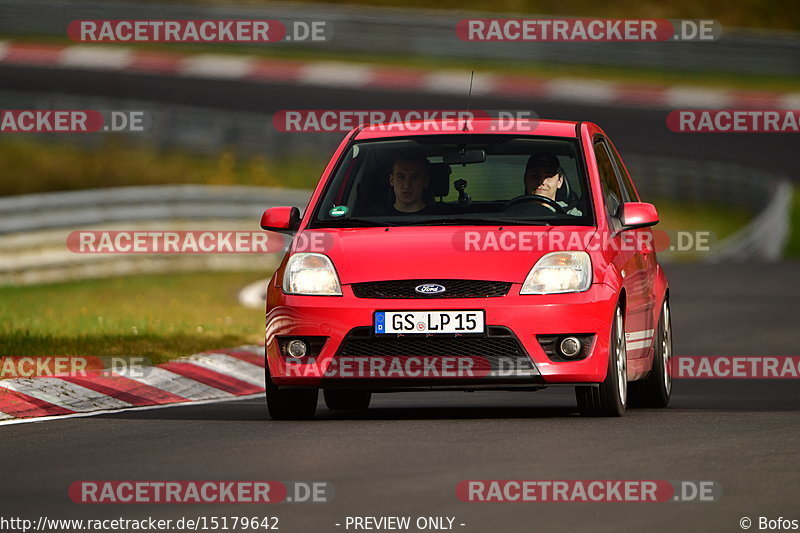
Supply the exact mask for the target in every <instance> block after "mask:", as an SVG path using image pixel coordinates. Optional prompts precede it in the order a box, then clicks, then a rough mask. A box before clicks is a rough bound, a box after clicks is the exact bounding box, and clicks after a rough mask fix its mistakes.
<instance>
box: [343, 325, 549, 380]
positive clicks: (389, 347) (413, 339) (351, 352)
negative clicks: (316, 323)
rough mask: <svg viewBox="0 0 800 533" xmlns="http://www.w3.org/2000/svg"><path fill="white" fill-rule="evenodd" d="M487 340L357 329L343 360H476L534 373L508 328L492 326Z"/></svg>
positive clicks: (349, 338)
mask: <svg viewBox="0 0 800 533" xmlns="http://www.w3.org/2000/svg"><path fill="white" fill-rule="evenodd" d="M488 329H489V333H488V335H487V336H485V337H476V336H455V335H373V334H372V332H371V328H364V327H361V328H354V329H353V330H351V331H350V333H349V334H348V335H347V336H346V337H345V339H344V340H343V341H342V344H341V346H340V347H339V352H338V353H337V354H336V355H337V356H339V357H382V358H406V357H473V358H479V359H480V361H482V362H483V363H484V364H485V366H486V368H487V369H491V370H497V369H509V368H514V369H516V370H521V371H534V370H535V369H536V367H535V366H534V364H533V362H532V361H531V358H530V357H529V356H528V355H527V353H526V352H525V350H524V348H523V347H522V346H521V345H520V343H519V341H518V340H517V338H516V337H515V336H514V334H513V333H511V331H510V330H509V329H507V328H504V327H498V326H492V327H490V328H488Z"/></svg>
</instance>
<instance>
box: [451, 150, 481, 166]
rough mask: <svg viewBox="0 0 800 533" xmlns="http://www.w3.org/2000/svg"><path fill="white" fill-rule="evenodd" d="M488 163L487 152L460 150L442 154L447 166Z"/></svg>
mask: <svg viewBox="0 0 800 533" xmlns="http://www.w3.org/2000/svg"><path fill="white" fill-rule="evenodd" d="M484 161H486V150H458V151H455V152H447V153H444V154H442V162H444V163H445V164H447V165H468V164H470V163H483V162H484Z"/></svg>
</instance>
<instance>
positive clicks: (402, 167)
mask: <svg viewBox="0 0 800 533" xmlns="http://www.w3.org/2000/svg"><path fill="white" fill-rule="evenodd" d="M428 165H429V163H428V161H427V160H426V159H424V158H417V157H408V158H400V159H398V160H397V161H395V162H394V166H392V172H391V174H389V185H391V186H392V189H393V190H394V197H395V201H394V204H393V205H392V210H393V211H394V213H392V214H397V215H403V214H408V213H419V212H421V211H423V210H426V208H427V207H428V204H427V203H426V202H425V200H424V198H423V197H422V195H423V193H424V192H425V189H427V188H428V185H429V183H430V178H429V177H428Z"/></svg>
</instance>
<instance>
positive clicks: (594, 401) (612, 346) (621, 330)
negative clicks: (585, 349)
mask: <svg viewBox="0 0 800 533" xmlns="http://www.w3.org/2000/svg"><path fill="white" fill-rule="evenodd" d="M627 367H628V359H627V353H626V351H625V323H624V319H623V316H622V308H621V307H619V306H617V309H616V311H614V319H613V322H612V325H611V339H610V342H609V346H608V371H607V372H606V379H605V380H604V381H603V382H602V383H600V386H599V387H575V399H576V400H577V401H578V411H580V413H581V415H583V416H622V415H624V414H625V408H626V406H627V399H628V393H627V391H628V382H627Z"/></svg>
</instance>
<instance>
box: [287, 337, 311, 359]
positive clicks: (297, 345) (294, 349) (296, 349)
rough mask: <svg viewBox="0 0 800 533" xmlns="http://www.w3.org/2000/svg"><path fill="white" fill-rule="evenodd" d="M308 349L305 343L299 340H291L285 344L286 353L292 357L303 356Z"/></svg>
mask: <svg viewBox="0 0 800 533" xmlns="http://www.w3.org/2000/svg"><path fill="white" fill-rule="evenodd" d="M307 351H308V347H307V346H306V343H305V342H303V341H300V340H297V339H295V340H291V341H289V343H288V344H287V345H286V353H288V354H289V355H290V356H292V357H297V358H298V359H299V358H300V357H305V355H306V352H307Z"/></svg>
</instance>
